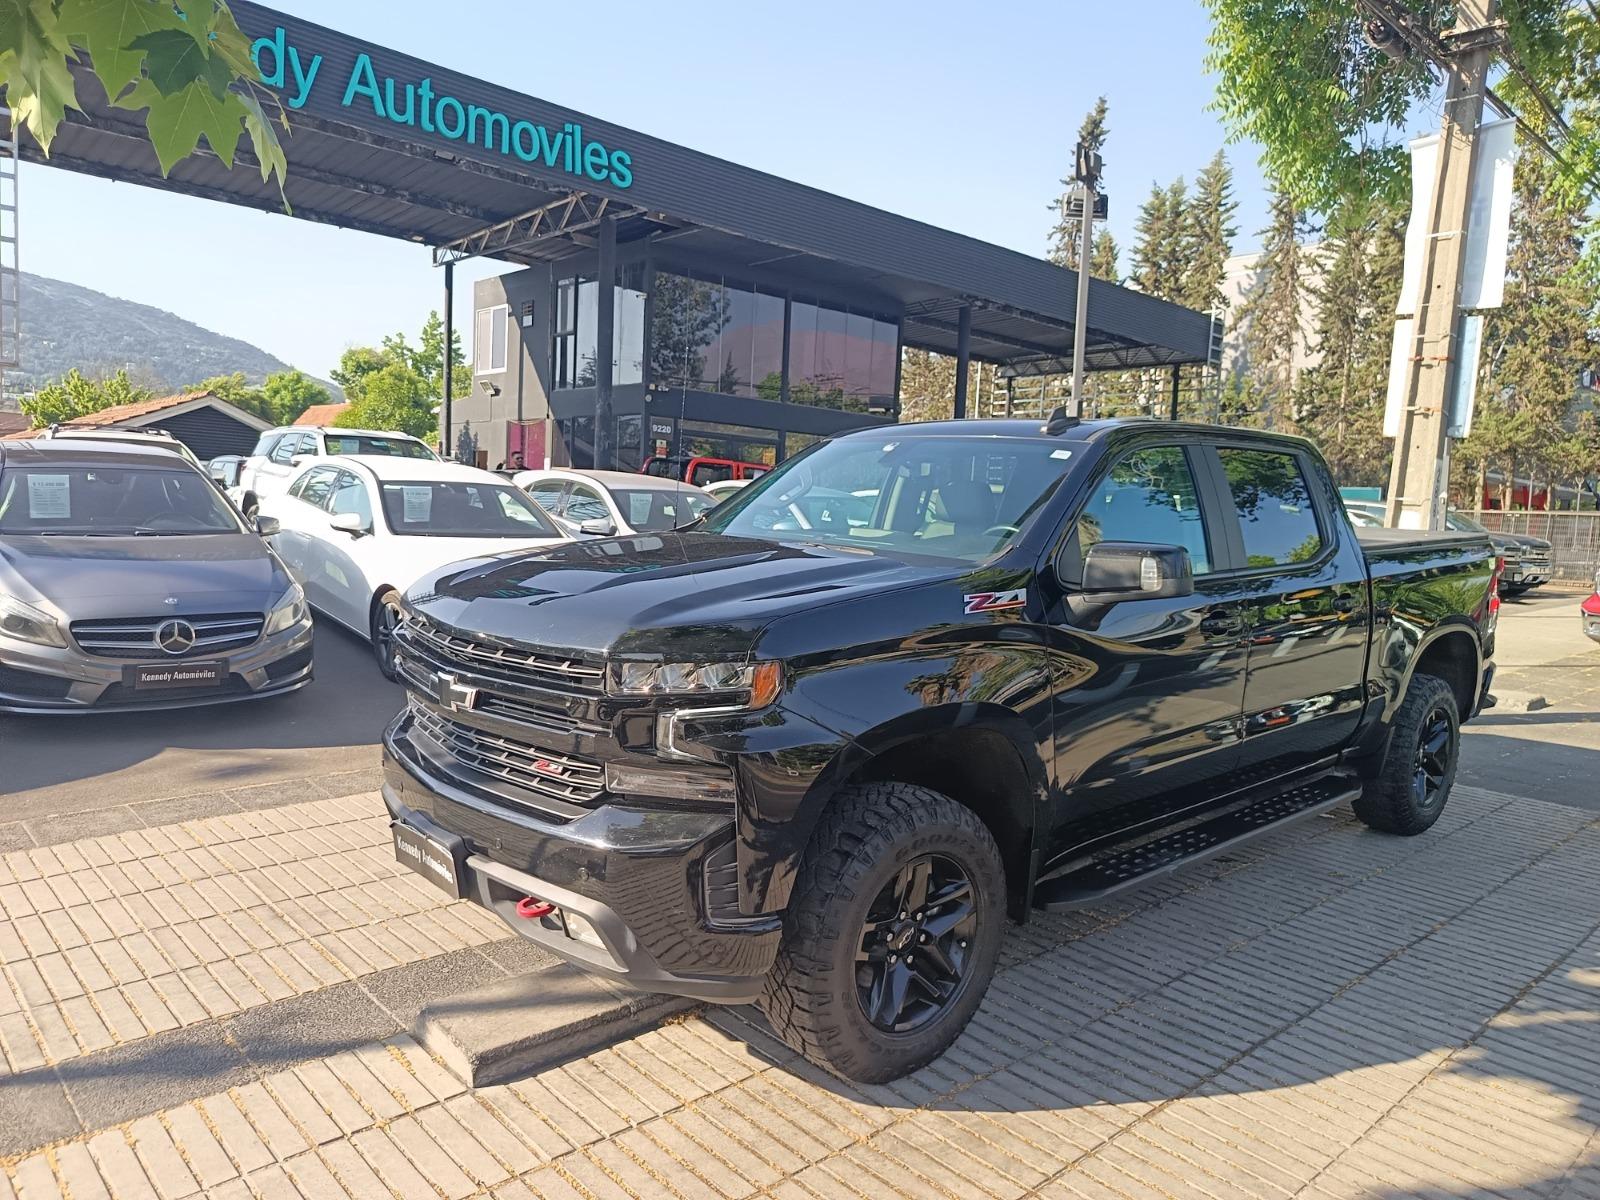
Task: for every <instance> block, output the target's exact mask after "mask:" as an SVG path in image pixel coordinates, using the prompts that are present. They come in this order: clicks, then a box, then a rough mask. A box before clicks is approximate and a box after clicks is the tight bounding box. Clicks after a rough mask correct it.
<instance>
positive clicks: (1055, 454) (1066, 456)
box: [1050, 450, 1072, 462]
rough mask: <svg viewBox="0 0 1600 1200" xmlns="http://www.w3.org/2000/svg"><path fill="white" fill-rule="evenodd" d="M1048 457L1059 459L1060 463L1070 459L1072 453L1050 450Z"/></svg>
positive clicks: (1069, 451)
mask: <svg viewBox="0 0 1600 1200" xmlns="http://www.w3.org/2000/svg"><path fill="white" fill-rule="evenodd" d="M1050 457H1051V458H1059V459H1060V460H1061V461H1062V462H1066V461H1067V459H1069V458H1071V457H1072V451H1071V450H1052V451H1050Z"/></svg>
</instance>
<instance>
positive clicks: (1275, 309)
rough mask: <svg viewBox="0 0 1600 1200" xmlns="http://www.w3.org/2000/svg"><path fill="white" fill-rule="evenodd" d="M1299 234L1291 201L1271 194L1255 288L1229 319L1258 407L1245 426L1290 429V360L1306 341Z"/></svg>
mask: <svg viewBox="0 0 1600 1200" xmlns="http://www.w3.org/2000/svg"><path fill="white" fill-rule="evenodd" d="M1304 232H1305V217H1304V214H1303V213H1302V212H1301V211H1300V208H1299V206H1298V205H1297V204H1296V203H1295V201H1294V198H1293V197H1292V196H1290V195H1289V193H1288V192H1285V191H1283V190H1281V189H1279V190H1276V191H1274V192H1273V195H1272V208H1271V218H1270V222H1269V224H1268V226H1267V228H1266V229H1264V230H1262V231H1261V236H1262V238H1263V239H1264V241H1263V245H1262V249H1261V256H1260V258H1258V259H1257V260H1256V270H1255V283H1254V286H1253V287H1252V288H1251V289H1250V292H1249V294H1248V295H1247V296H1246V297H1245V300H1244V303H1243V304H1241V305H1240V306H1239V309H1238V312H1237V313H1236V314H1235V318H1234V328H1235V329H1237V330H1240V331H1242V333H1243V347H1244V369H1245V370H1246V371H1247V372H1248V373H1249V376H1250V383H1251V388H1252V391H1253V393H1254V395H1255V396H1256V397H1257V398H1258V403H1259V405H1260V407H1259V409H1258V411H1257V413H1255V414H1253V416H1250V417H1249V423H1252V424H1254V423H1256V422H1257V421H1259V422H1260V423H1262V424H1264V425H1266V427H1267V428H1269V429H1270V428H1272V427H1274V426H1275V425H1288V424H1291V423H1292V422H1291V421H1290V420H1289V418H1290V416H1291V413H1290V402H1291V400H1292V393H1293V390H1294V383H1295V372H1296V362H1295V360H1296V358H1297V356H1298V355H1299V353H1300V351H1301V350H1302V348H1303V347H1304V345H1305V341H1306V334H1305V306H1306V300H1307V298H1308V297H1307V295H1306V286H1305V265H1306V264H1305V259H1304V249H1303V247H1302V246H1301V245H1300V237H1301V235H1302V234H1303V233H1304Z"/></svg>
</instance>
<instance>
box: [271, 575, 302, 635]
mask: <svg viewBox="0 0 1600 1200" xmlns="http://www.w3.org/2000/svg"><path fill="white" fill-rule="evenodd" d="M305 619H306V593H305V589H304V588H302V587H301V586H300V585H299V584H298V583H294V582H293V581H291V582H290V584H289V590H288V591H286V592H284V593H283V595H281V596H279V597H278V601H277V603H276V604H274V605H273V606H272V610H271V611H270V612H268V613H267V628H266V631H265V635H266V636H267V637H271V636H272V635H273V634H275V633H282V632H283V631H284V630H286V629H293V628H294V627H295V626H296V625H298V624H300V623H301V622H302V621H304V620H305Z"/></svg>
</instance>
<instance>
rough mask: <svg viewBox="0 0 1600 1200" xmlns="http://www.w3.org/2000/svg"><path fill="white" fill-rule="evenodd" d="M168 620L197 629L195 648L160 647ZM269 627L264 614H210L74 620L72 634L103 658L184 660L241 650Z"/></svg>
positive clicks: (84, 648) (87, 648)
mask: <svg viewBox="0 0 1600 1200" xmlns="http://www.w3.org/2000/svg"><path fill="white" fill-rule="evenodd" d="M168 621H183V622H184V623H185V624H187V625H190V626H191V627H193V629H194V632H195V642H194V645H193V646H192V647H191V648H190V649H189V650H187V651H186V652H185V653H183V654H168V653H166V652H165V651H164V650H162V649H161V647H160V646H158V645H157V644H156V631H157V630H159V629H160V628H161V626H163V625H165V624H166V623H167V622H168ZM265 626H266V617H265V616H263V615H262V614H261V613H207V614H203V615H197V616H183V615H177V616H174V615H163V616H159V617H111V618H104V619H96V620H86V621H74V622H72V625H71V631H72V637H73V640H74V641H76V642H77V643H78V645H79V647H80V648H82V650H83V651H84V652H85V653H86V654H93V655H96V656H98V657H101V658H158V659H184V658H195V657H200V656H204V655H209V654H220V653H223V652H225V651H228V650H238V649H241V648H243V647H245V646H248V645H250V644H251V643H252V642H254V641H256V640H257V639H258V638H259V637H260V636H261V631H262V629H263V628H264V627H265Z"/></svg>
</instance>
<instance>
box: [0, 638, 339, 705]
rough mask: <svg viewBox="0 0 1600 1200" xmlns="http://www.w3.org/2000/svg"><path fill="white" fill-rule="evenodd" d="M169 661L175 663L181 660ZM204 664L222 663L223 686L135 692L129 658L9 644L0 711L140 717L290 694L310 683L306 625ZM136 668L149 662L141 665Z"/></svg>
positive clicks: (2, 665)
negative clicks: (127, 677) (127, 674)
mask: <svg viewBox="0 0 1600 1200" xmlns="http://www.w3.org/2000/svg"><path fill="white" fill-rule="evenodd" d="M172 661H173V662H174V663H176V664H181V663H182V662H183V661H184V660H182V659H174V660H172ZM204 661H207V662H219V661H225V662H226V663H227V666H228V680H227V682H226V683H225V684H224V685H223V686H221V687H208V688H203V689H199V688H197V689H171V690H161V691H149V692H136V691H134V690H133V689H131V688H129V687H128V686H127V685H126V684H125V682H124V678H123V668H124V667H126V666H131V665H135V660H132V659H129V660H126V661H124V660H122V659H116V658H106V657H102V656H99V655H94V654H88V653H86V652H84V651H83V650H81V649H79V648H78V647H77V646H75V645H69V646H66V647H59V646H36V645H33V644H32V643H26V642H18V641H12V640H9V639H8V640H5V641H3V642H0V712H9V713H25V714H45V713H88V712H145V711H149V710H155V709H169V708H195V707H201V706H210V705H214V704H231V703H235V702H238V701H241V700H261V699H265V698H267V697H268V696H279V695H282V694H284V693H285V692H293V691H296V690H298V689H300V688H303V687H305V686H306V684H308V683H310V682H311V680H312V676H313V662H312V626H311V621H310V619H309V618H307V619H306V620H305V621H304V622H302V623H301V624H299V625H296V626H294V627H293V628H291V629H286V630H284V631H283V632H282V633H276V634H272V635H271V636H269V637H262V638H259V639H258V640H257V641H256V642H254V643H253V644H251V645H249V646H246V647H245V648H244V649H242V650H236V651H234V652H233V653H231V654H227V655H217V656H215V657H212V658H207V659H205V660H204ZM137 665H140V666H150V665H152V663H151V661H150V660H148V659H141V660H138V662H137Z"/></svg>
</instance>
